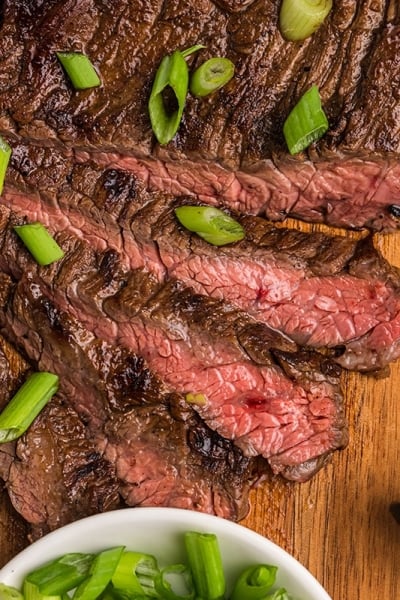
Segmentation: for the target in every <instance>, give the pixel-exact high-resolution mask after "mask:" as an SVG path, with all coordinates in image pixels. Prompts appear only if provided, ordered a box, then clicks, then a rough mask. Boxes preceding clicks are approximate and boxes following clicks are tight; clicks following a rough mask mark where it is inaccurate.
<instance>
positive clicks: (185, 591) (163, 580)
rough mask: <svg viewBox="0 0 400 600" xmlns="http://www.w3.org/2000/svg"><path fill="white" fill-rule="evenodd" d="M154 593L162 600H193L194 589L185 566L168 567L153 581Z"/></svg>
mask: <svg viewBox="0 0 400 600" xmlns="http://www.w3.org/2000/svg"><path fill="white" fill-rule="evenodd" d="M155 587H156V591H157V592H158V593H159V595H160V598H162V599H163V600H193V598H194V597H195V593H196V592H195V589H194V586H193V580H192V575H191V572H190V570H189V569H188V567H187V566H186V565H181V564H178V565H169V566H168V567H165V568H164V569H162V570H161V571H160V572H159V574H158V575H157V577H156V579H155Z"/></svg>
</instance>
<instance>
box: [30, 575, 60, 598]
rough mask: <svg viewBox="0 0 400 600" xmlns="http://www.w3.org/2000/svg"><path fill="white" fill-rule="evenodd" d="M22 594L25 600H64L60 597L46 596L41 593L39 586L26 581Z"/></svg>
mask: <svg viewBox="0 0 400 600" xmlns="http://www.w3.org/2000/svg"><path fill="white" fill-rule="evenodd" d="M22 592H23V596H24V600H63V598H62V597H61V596H59V595H57V596H44V595H43V594H41V593H40V590H39V588H38V586H37V585H35V584H34V583H31V582H30V581H27V580H26V579H25V581H24V585H23V587H22Z"/></svg>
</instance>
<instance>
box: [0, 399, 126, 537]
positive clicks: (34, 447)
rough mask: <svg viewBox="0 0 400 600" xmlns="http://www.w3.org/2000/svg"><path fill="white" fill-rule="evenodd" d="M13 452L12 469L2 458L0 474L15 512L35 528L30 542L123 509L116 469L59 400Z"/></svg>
mask: <svg viewBox="0 0 400 600" xmlns="http://www.w3.org/2000/svg"><path fill="white" fill-rule="evenodd" d="M6 446H11V443H10V444H6ZM14 451H15V454H14V453H13V454H12V455H9V456H8V459H9V460H8V468H7V469H6V468H4V467H5V465H3V462H4V461H1V460H0V466H1V467H2V469H1V472H0V476H1V478H2V479H3V480H4V481H5V482H6V487H7V491H8V494H9V496H10V499H11V502H12V503H13V506H14V508H15V509H16V510H17V511H18V512H19V513H20V514H21V515H22V517H23V518H24V519H25V520H26V521H27V522H28V523H30V525H31V534H30V537H31V539H36V538H37V537H41V536H42V535H44V534H46V533H48V532H49V531H52V530H53V529H57V528H58V527H61V526H62V525H66V524H67V523H70V522H72V521H75V520H77V519H79V518H82V517H87V516H89V515H91V514H96V513H99V512H103V511H106V510H111V509H113V508H118V507H119V506H120V505H121V500H120V496H119V493H118V482H117V478H116V475H115V468H114V465H113V464H112V463H110V462H109V461H108V460H106V459H105V458H104V456H102V454H101V453H100V452H99V449H98V448H97V447H96V444H95V443H94V441H93V440H92V439H91V437H90V432H89V431H88V430H87V428H86V427H85V426H84V425H83V423H82V422H81V420H80V418H79V417H78V415H77V413H76V412H75V411H74V410H73V409H72V408H71V406H68V405H67V404H66V403H65V402H63V401H62V400H61V398H60V397H56V398H54V399H53V400H52V401H51V403H50V404H49V405H48V406H47V407H46V408H45V409H44V410H43V411H42V413H41V414H40V415H39V417H38V418H37V419H36V420H35V422H34V424H33V425H32V426H31V427H30V428H29V430H28V431H27V433H26V434H24V436H23V437H22V438H20V440H18V442H17V443H16V445H15V444H14ZM4 452H5V453H7V449H3V448H0V453H1V454H3V453H4Z"/></svg>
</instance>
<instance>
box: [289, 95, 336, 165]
mask: <svg viewBox="0 0 400 600" xmlns="http://www.w3.org/2000/svg"><path fill="white" fill-rule="evenodd" d="M328 128H329V124H328V119H327V118H326V115H325V113H324V111H323V109H322V106H321V97H320V95H319V90H318V88H317V86H316V85H313V86H311V88H310V89H309V90H307V92H305V94H303V96H302V97H301V98H300V100H299V101H298V103H297V104H296V106H295V107H294V108H293V110H292V111H291V112H290V114H289V116H288V117H287V119H286V121H285V123H284V125H283V135H284V136H285V140H286V144H287V146H288V148H289V152H290V154H298V153H299V152H302V151H303V150H305V149H306V148H308V146H309V145H310V144H312V142H315V141H316V140H319V139H320V138H321V137H322V136H323V135H324V133H326V131H327V130H328Z"/></svg>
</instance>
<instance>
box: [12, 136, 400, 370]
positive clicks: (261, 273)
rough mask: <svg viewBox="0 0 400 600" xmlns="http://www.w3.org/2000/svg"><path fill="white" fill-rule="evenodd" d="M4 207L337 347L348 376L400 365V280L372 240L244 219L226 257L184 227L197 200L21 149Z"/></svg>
mask: <svg viewBox="0 0 400 600" xmlns="http://www.w3.org/2000/svg"><path fill="white" fill-rule="evenodd" d="M2 201H3V203H4V204H7V205H8V206H9V207H10V208H12V209H13V211H15V212H16V213H18V214H19V215H20V216H21V217H23V218H25V219H27V220H28V221H35V220H38V221H40V222H42V223H44V224H46V225H48V226H49V227H50V228H51V229H52V230H54V231H62V230H64V231H67V232H70V233H71V234H73V235H78V236H79V237H80V238H81V239H85V240H86V241H87V242H88V243H89V244H90V245H91V246H93V248H95V249H97V250H101V251H103V250H105V249H107V248H109V249H113V250H115V251H117V252H118V254H119V258H120V260H121V262H122V263H123V265H124V266H125V268H126V269H138V268H143V269H145V270H146V271H148V272H149V273H152V274H153V276H154V277H155V278H156V279H157V280H158V281H160V282H163V281H165V280H166V279H168V278H169V279H176V280H179V281H181V282H183V283H184V284H185V285H187V286H189V287H191V288H192V289H193V290H194V291H195V292H196V293H198V294H202V295H205V296H209V297H211V298H215V299H218V300H223V301H225V302H226V303H227V304H229V305H232V306H234V307H236V308H237V309H239V310H242V311H245V312H246V313H248V314H249V315H251V316H252V317H253V318H254V320H255V321H257V322H258V323H261V324H265V325H267V326H269V327H270V328H273V329H275V330H278V331H280V332H281V333H282V334H284V335H285V336H286V337H287V338H289V339H291V340H293V341H294V342H295V343H297V344H300V345H302V346H307V347H312V348H315V349H317V350H319V351H326V349H328V351H329V355H330V356H331V359H332V361H334V362H336V363H338V364H340V365H341V366H342V367H345V368H347V369H350V370H357V371H361V372H378V371H380V370H382V369H385V367H387V365H389V364H390V362H392V361H394V360H396V359H397V358H398V357H399V355H400V317H399V315H400V273H399V270H398V269H396V268H394V267H392V266H391V265H389V264H388V262H387V261H386V260H385V259H384V258H383V257H382V255H381V254H380V253H379V252H378V251H377V250H375V248H374V246H373V238H372V236H366V237H361V238H360V239H359V240H354V239H350V238H349V237H344V236H339V235H333V234H331V235H326V234H323V233H306V232H299V231H296V230H290V229H286V228H282V227H280V228H277V227H275V226H273V225H271V224H270V223H269V222H267V221H266V220H265V219H263V218H260V217H251V216H245V215H240V214H239V215H237V214H235V213H234V216H235V217H237V218H238V219H239V220H240V221H241V223H242V225H243V227H244V229H245V231H246V238H245V240H243V241H242V242H240V243H237V244H234V245H231V246H226V247H222V248H216V247H214V246H211V245H210V244H208V243H206V242H205V241H203V240H202V239H200V238H199V237H198V236H197V235H196V234H191V233H190V232H188V231H186V230H185V229H184V228H182V227H181V226H180V225H179V223H178V221H177V219H176V217H175V214H174V208H176V207H177V206H180V205H182V204H187V203H188V202H189V203H193V199H191V198H188V197H187V196H183V197H177V198H176V197H173V196H170V195H166V194H162V193H159V192H147V191H146V189H144V187H143V184H142V182H141V181H138V180H137V179H136V178H135V177H134V176H133V175H132V174H131V173H130V172H128V171H124V170H121V169H105V170H104V169H101V168H100V167H98V166H97V165H96V164H94V163H93V162H91V163H82V164H80V163H76V161H75V159H74V157H73V155H71V154H69V155H68V154H66V153H64V152H56V151H54V149H49V148H42V149H41V150H40V151H39V150H38V149H36V148H33V147H32V146H30V145H26V144H19V145H17V146H16V147H15V150H14V154H13V157H12V159H11V166H10V169H9V172H8V184H7V188H6V190H5V191H4V194H3V200H2Z"/></svg>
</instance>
